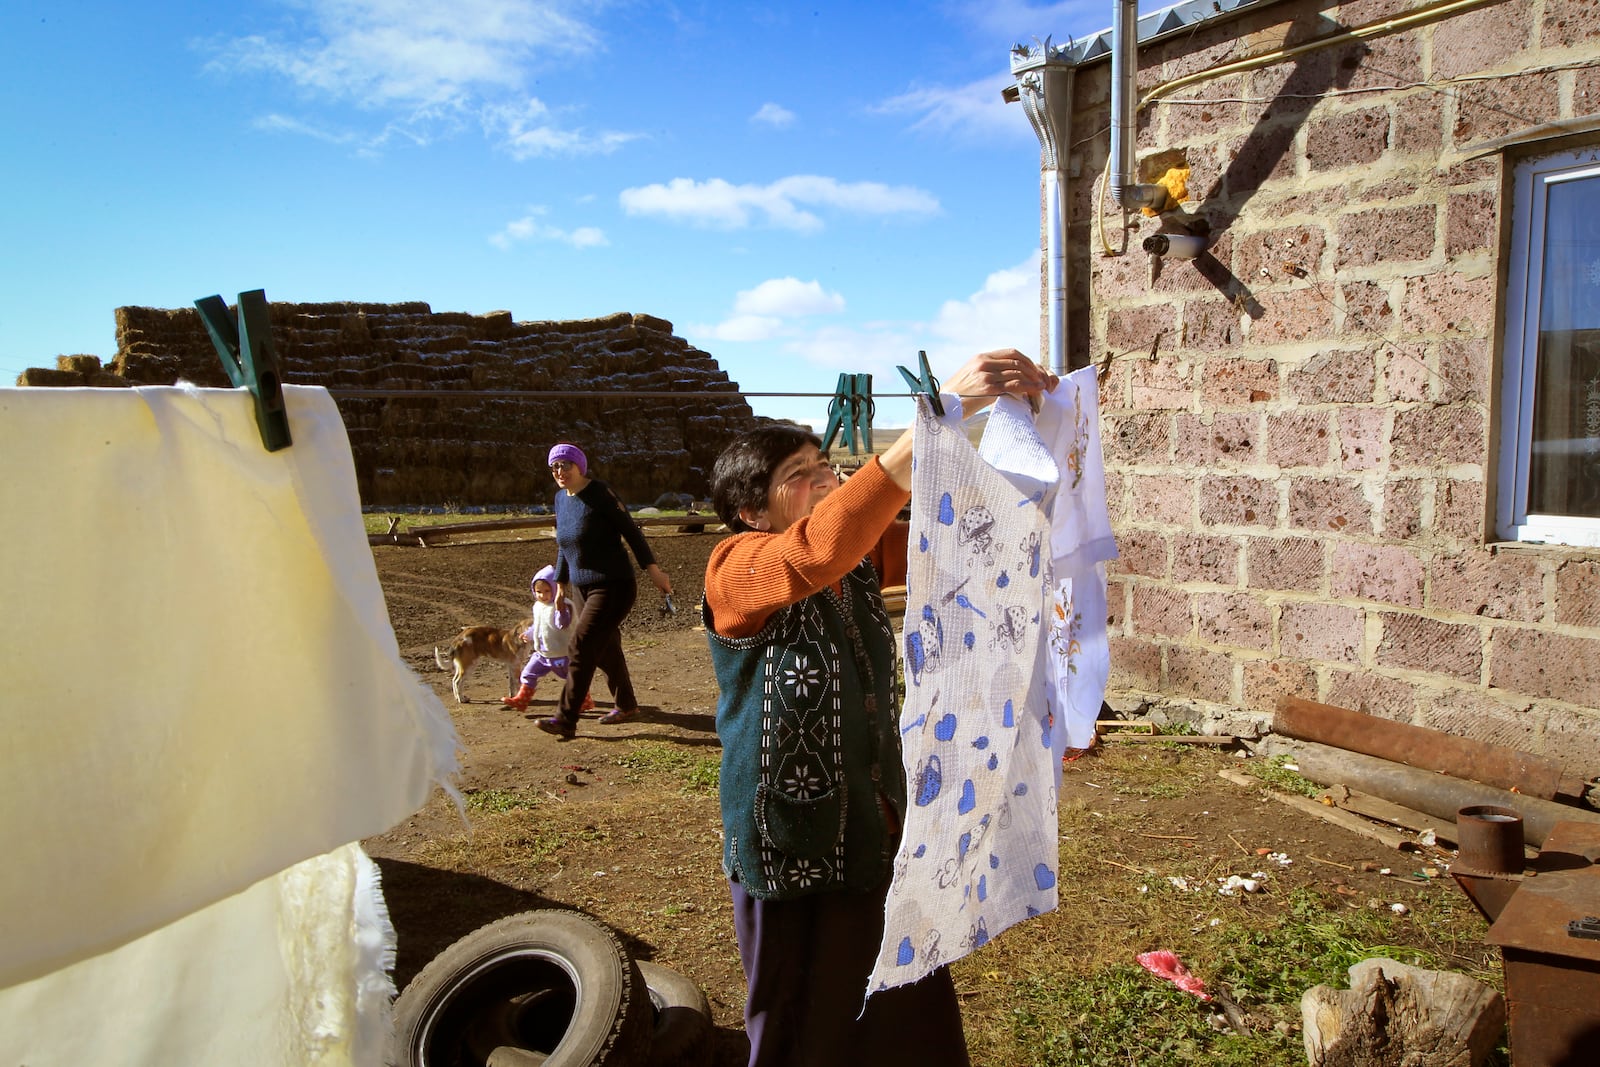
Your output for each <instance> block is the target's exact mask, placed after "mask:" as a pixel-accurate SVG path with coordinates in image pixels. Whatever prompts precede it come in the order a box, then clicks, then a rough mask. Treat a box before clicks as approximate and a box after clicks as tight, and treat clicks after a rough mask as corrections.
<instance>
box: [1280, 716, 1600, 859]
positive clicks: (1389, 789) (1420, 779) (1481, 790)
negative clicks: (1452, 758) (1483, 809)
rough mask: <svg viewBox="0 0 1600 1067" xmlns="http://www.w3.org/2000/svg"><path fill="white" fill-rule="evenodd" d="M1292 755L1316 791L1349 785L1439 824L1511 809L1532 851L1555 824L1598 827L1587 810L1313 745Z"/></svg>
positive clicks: (1597, 815) (1301, 745)
mask: <svg viewBox="0 0 1600 1067" xmlns="http://www.w3.org/2000/svg"><path fill="white" fill-rule="evenodd" d="M1294 753H1295V759H1296V761H1297V762H1298V763H1299V765H1300V773H1301V774H1302V775H1304V776H1305V777H1307V778H1309V779H1311V780H1312V781H1313V782H1316V783H1317V784H1318V785H1347V786H1350V787H1351V788H1354V789H1359V790H1361V791H1362V792H1366V793H1372V794H1373V795H1375V796H1380V797H1383V798H1384V799H1385V800H1390V801H1393V802H1394V803H1396V804H1404V805H1405V806H1406V807H1409V808H1416V809H1417V810H1418V811H1422V812H1426V813H1427V814H1429V815H1433V816H1435V817H1437V818H1440V819H1452V820H1453V819H1454V818H1455V817H1456V812H1458V811H1460V810H1461V809H1462V808H1466V807H1471V806H1473V805H1476V804H1490V805H1494V806H1495V807H1501V808H1511V809H1512V810H1514V811H1516V812H1517V813H1518V814H1519V815H1521V816H1522V834H1523V839H1524V840H1526V841H1527V842H1528V843H1529V844H1532V845H1543V844H1544V839H1545V836H1546V835H1547V834H1549V832H1550V831H1551V830H1552V829H1554V827H1555V825H1556V823H1558V822H1563V821H1567V820H1577V821H1580V822H1600V812H1597V811H1594V810H1593V809H1590V808H1579V807H1575V806H1572V805H1569V804H1557V803H1556V802H1555V801H1553V800H1543V799H1541V798H1539V797H1530V796H1524V795H1523V794H1520V793H1512V792H1509V791H1507V790H1504V789H1496V788H1495V787H1494V786H1489V785H1482V784H1480V783H1478V782H1468V781H1465V780H1463V779H1460V778H1452V777H1450V776H1449V775H1448V774H1439V773H1436V772H1434V771H1424V770H1419V769H1417V768H1416V767H1408V766H1406V765H1405V764H1403V763H1394V762H1392V761H1390V760H1384V759H1378V758H1377V757H1376V756H1368V755H1364V754H1362V753H1360V752H1347V751H1345V750H1344V749H1342V748H1332V747H1330V746H1328V745H1319V744H1316V743H1315V742H1312V741H1300V742H1296V743H1295V745H1294Z"/></svg>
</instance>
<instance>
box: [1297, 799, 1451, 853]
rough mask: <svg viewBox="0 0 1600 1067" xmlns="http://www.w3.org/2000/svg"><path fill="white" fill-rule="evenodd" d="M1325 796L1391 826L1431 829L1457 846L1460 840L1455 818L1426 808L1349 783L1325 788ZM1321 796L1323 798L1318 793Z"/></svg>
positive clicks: (1349, 809) (1408, 829) (1419, 829)
mask: <svg viewBox="0 0 1600 1067" xmlns="http://www.w3.org/2000/svg"><path fill="white" fill-rule="evenodd" d="M1322 796H1323V797H1327V798H1328V800H1329V801H1330V802H1332V803H1333V804H1334V805H1335V806H1336V807H1340V808H1343V809H1344V810H1345V811H1353V812H1355V813H1356V814H1357V815H1364V816H1366V817H1367V818H1369V819H1376V820H1377V821H1378V822H1386V823H1388V824H1389V825H1390V826H1394V827H1397V828H1399V829H1401V830H1407V831H1410V832H1411V833H1420V832H1421V831H1423V830H1432V831H1433V833H1434V837H1435V838H1437V839H1438V840H1439V841H1440V842H1441V843H1447V844H1449V845H1451V846H1454V845H1456V844H1457V843H1458V839H1457V838H1456V824H1455V821H1454V820H1452V819H1440V818H1438V817H1436V816H1433V815H1429V814H1428V813H1427V812H1422V811H1418V810H1417V809H1416V808H1408V807H1405V806H1404V805H1402V804H1396V803H1394V802H1393V801H1390V800H1385V799H1383V798H1382V797H1375V796H1373V795H1372V794H1371V793H1359V792H1357V791H1356V790H1354V789H1351V788H1349V787H1348V786H1343V785H1335V786H1330V787H1329V788H1327V789H1325V790H1323V791H1322ZM1318 799H1321V797H1319V798H1318Z"/></svg>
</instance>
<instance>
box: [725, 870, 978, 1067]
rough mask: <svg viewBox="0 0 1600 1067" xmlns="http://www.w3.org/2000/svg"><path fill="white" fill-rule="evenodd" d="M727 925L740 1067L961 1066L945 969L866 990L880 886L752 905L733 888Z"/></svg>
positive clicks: (879, 923)
mask: <svg viewBox="0 0 1600 1067" xmlns="http://www.w3.org/2000/svg"><path fill="white" fill-rule="evenodd" d="M728 885H729V888H730V890H731V891H732V893H733V926H734V931H735V932H736V933H737V934H738V937H739V959H740V962H742V963H743V964H744V975H745V983H746V985H747V986H748V992H749V995H748V998H747V999H746V1001H745V1009H744V1029H745V1033H746V1035H748V1036H749V1038H750V1067H849V1065H851V1064H861V1065H863V1067H866V1065H869V1064H870V1065H872V1067H894V1065H896V1064H908V1065H910V1064H915V1065H917V1067H969V1065H970V1063H971V1061H970V1060H968V1058H967V1043H966V1037H965V1035H964V1034H963V1033H962V1029H961V1005H960V1002H959V1001H958V1000H957V999H956V990H955V985H954V983H953V982H951V980H950V971H949V968H946V967H940V968H939V969H938V970H937V971H934V972H933V973H932V974H930V975H928V976H927V977H926V978H924V979H922V981H920V982H916V983H913V984H911V985H906V986H898V987H896V988H894V989H887V990H884V991H883V992H881V993H874V994H872V996H871V997H869V998H867V1000H866V1010H865V1011H863V1010H862V998H863V997H865V996H866V990H867V978H868V976H869V975H871V973H872V964H873V961H874V960H875V959H876V957H877V954H878V943H879V941H881V940H882V938H883V902H884V898H885V896H886V895H887V894H888V890H889V883H888V881H887V880H886V881H885V882H884V884H883V888H882V889H881V890H879V891H877V892H874V893H817V894H814V895H812V896H806V897H799V898H797V899H794V900H757V899H756V898H754V897H752V896H750V895H749V894H748V893H746V892H745V891H744V887H743V886H741V885H740V884H739V883H738V882H729V883H728Z"/></svg>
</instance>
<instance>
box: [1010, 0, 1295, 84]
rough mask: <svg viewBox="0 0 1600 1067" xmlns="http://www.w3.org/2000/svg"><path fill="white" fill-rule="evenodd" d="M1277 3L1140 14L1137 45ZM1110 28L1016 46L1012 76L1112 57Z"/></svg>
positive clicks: (1194, 5) (1239, 0)
mask: <svg viewBox="0 0 1600 1067" xmlns="http://www.w3.org/2000/svg"><path fill="white" fill-rule="evenodd" d="M1273 3H1277V0H1183V3H1179V4H1173V5H1172V6H1171V7H1167V8H1162V9H1161V10H1160V11H1152V12H1151V13H1150V14H1148V15H1141V16H1140V17H1139V21H1138V22H1137V23H1136V26H1137V29H1138V33H1137V36H1138V42H1139V44H1140V45H1146V44H1149V43H1151V42H1153V41H1159V40H1161V39H1162V38H1165V37H1170V36H1172V35H1173V34H1176V33H1179V32H1182V31H1185V30H1192V29H1193V28H1194V27H1195V26H1197V25H1199V24H1201V23H1204V22H1211V21H1214V20H1216V19H1223V18H1229V17H1232V16H1233V15H1237V14H1241V13H1243V12H1244V11H1247V10H1250V9H1254V8H1258V7H1265V6H1266V5H1267V4H1273ZM1111 46H1112V31H1111V29H1110V27H1107V28H1106V29H1103V30H1101V31H1100V32H1098V33H1092V34H1090V35H1089V36H1087V37H1084V38H1081V39H1075V38H1068V41H1067V43H1066V44H1064V45H1053V44H1051V43H1050V39H1049V38H1046V39H1045V40H1044V41H1043V42H1041V43H1039V46H1038V47H1037V48H1029V47H1028V46H1026V45H1021V44H1019V45H1017V46H1016V47H1015V48H1013V49H1012V50H1011V73H1013V74H1020V73H1022V72H1023V71H1026V70H1032V69H1034V68H1035V67H1039V66H1042V65H1043V64H1044V63H1045V62H1046V61H1047V60H1048V61H1053V62H1055V63H1057V64H1064V65H1066V66H1069V67H1081V66H1084V65H1086V64H1089V63H1093V62H1095V61H1097V60H1101V59H1109V58H1110V57H1111Z"/></svg>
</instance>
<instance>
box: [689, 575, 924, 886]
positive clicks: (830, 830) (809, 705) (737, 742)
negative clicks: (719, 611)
mask: <svg viewBox="0 0 1600 1067" xmlns="http://www.w3.org/2000/svg"><path fill="white" fill-rule="evenodd" d="M841 587H842V590H843V592H842V594H841V595H838V596H836V595H835V594H834V593H833V591H832V590H831V589H824V590H822V591H821V592H819V593H815V594H813V595H812V596H809V597H807V598H806V599H805V600H802V601H800V602H799V603H797V604H791V605H789V606H788V607H786V608H784V609H783V610H781V611H779V612H778V613H777V614H775V615H774V616H773V617H772V618H771V619H769V620H767V624H766V626H764V627H763V628H762V629H761V632H760V633H757V634H755V635H753V636H751V637H746V638H728V637H722V636H720V635H719V634H717V632H716V622H715V620H714V619H713V618H712V617H711V610H710V608H709V606H704V605H703V606H702V611H703V612H704V615H705V623H706V637H707V639H708V641H709V642H710V644H711V661H712V665H713V666H714V667H715V669H716V674H717V687H718V689H719V690H720V696H719V698H718V701H717V736H718V737H719V738H720V739H721V741H722V774H721V800H722V829H723V848H722V869H723V872H724V873H725V874H726V875H727V876H728V877H729V878H730V879H733V880H736V881H738V882H739V883H740V884H741V885H742V886H743V887H744V890H745V892H747V893H749V894H750V895H751V896H753V897H757V898H759V899H763V900H782V899H786V898H790V897H797V896H803V895H805V894H808V893H819V892H827V891H830V890H840V889H848V890H856V891H867V890H871V889H874V888H876V887H877V886H879V885H881V884H882V883H883V881H884V879H886V878H887V877H888V876H889V868H890V864H891V863H892V862H893V860H894V842H893V841H892V840H891V837H890V833H889V826H888V824H887V821H886V819H885V816H884V812H883V809H882V807H881V805H880V804H879V803H878V796H879V794H882V795H883V797H884V798H885V799H886V800H887V801H888V802H889V803H890V804H891V805H893V808H894V813H895V819H896V820H897V821H898V820H899V818H900V816H901V814H902V813H903V812H904V811H905V802H906V785H905V772H904V769H903V768H902V767H901V763H900V738H899V734H898V732H897V728H896V713H895V706H894V696H895V691H894V677H895V676H894V671H895V646H894V627H893V624H892V623H891V622H890V620H889V615H888V612H887V611H885V610H884V606H883V598H882V597H881V596H880V595H879V593H878V579H877V573H876V572H875V571H874V570H873V567H872V564H871V563H870V562H868V561H866V560H862V562H861V563H860V564H859V565H858V566H857V567H856V568H855V570H853V571H851V572H850V573H849V574H847V575H845V577H844V580H843V582H842V583H841Z"/></svg>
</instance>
